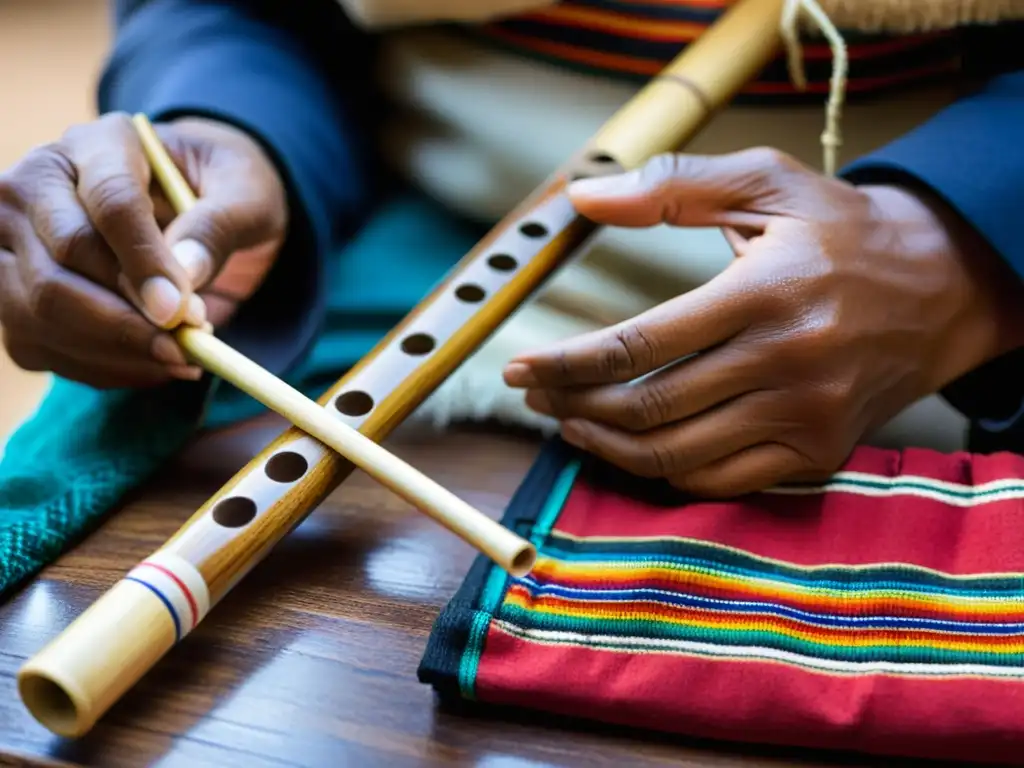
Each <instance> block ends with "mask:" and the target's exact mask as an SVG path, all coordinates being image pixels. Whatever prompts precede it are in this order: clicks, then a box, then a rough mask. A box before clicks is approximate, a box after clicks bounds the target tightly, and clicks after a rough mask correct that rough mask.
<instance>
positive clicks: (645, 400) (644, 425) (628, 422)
mask: <svg viewBox="0 0 1024 768" xmlns="http://www.w3.org/2000/svg"><path fill="white" fill-rule="evenodd" d="M671 411H672V407H671V403H670V401H669V399H668V397H667V396H666V394H665V392H664V390H663V389H662V387H660V386H658V385H655V384H651V385H648V386H643V387H640V388H639V390H638V391H637V392H636V393H635V396H633V397H630V398H629V400H628V401H627V402H626V407H625V413H624V416H625V424H624V425H623V426H625V427H626V428H627V429H633V430H637V431H643V430H648V429H653V428H654V427H657V426H659V425H661V424H664V423H666V422H668V421H670V420H671V416H672V413H671Z"/></svg>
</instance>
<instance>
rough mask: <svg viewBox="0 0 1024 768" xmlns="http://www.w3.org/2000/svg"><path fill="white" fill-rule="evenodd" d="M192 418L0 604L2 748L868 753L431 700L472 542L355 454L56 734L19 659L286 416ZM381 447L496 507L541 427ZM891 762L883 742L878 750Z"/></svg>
mask: <svg viewBox="0 0 1024 768" xmlns="http://www.w3.org/2000/svg"><path fill="white" fill-rule="evenodd" d="M282 426H283V424H282V422H280V421H278V420H277V418H276V417H269V418H265V419H261V420H258V421H257V422H255V423H253V424H249V425H246V426H245V427H243V428H239V429H235V430H230V431H227V432H224V433H220V434H216V435H210V436H207V437H204V438H203V439H202V440H200V441H199V442H198V443H197V444H196V445H195V446H193V447H192V448H190V449H189V450H187V451H186V452H185V453H184V455H183V456H182V458H181V460H180V461H177V462H175V463H174V464H173V466H170V467H168V468H167V470H166V471H165V472H164V473H162V476H161V477H160V478H158V479H157V480H156V481H155V482H153V483H151V484H150V485H149V486H148V487H147V488H146V489H144V491H143V492H141V493H139V494H138V495H137V496H136V497H135V498H133V499H132V500H130V501H129V502H127V503H126V505H125V506H124V508H123V509H121V510H119V511H118V512H117V513H116V514H115V515H112V516H111V517H110V518H109V520H108V521H107V522H106V524H105V525H103V526H102V527H101V528H100V529H99V530H98V531H96V532H95V533H94V534H93V535H91V536H90V537H89V538H88V539H86V540H85V541H84V542H83V543H82V544H80V545H79V546H78V547H76V548H75V549H73V550H72V551H71V552H69V553H68V554H66V555H65V556H64V557H63V558H61V559H60V560H59V561H58V562H57V563H55V564H54V565H53V566H51V567H49V568H47V569H46V570H45V571H44V572H43V573H42V574H41V576H40V577H39V578H38V579H36V580H35V581H34V582H32V583H31V584H30V585H29V586H28V587H26V588H25V589H24V590H23V591H22V592H21V593H19V594H18V595H16V596H15V597H14V598H13V599H11V600H10V601H8V602H7V603H6V604H4V605H2V606H0V764H4V765H16V764H28V765H96V766H103V767H104V768H117V766H150V765H159V766H179V765H183V766H187V767H188V768H199V767H200V766H216V767H217V768H228V767H229V766H240V767H244V768H262V766H324V767H325V768H327V767H329V768H334V767H335V766H359V767H360V768H362V767H363V766H367V767H369V766H378V765H380V766H407V765H408V766H414V765H416V766H421V765H426V766H429V765H467V766H468V765H473V766H485V767H486V768H511V767H512V766H536V765H555V766H570V765H572V766H574V765H588V766H594V765H609V766H630V767H632V766H646V765H685V766H716V767H718V768H725V767H727V766H729V767H732V766H745V767H747V768H750V767H751V766H758V767H759V768H764V767H766V766H792V765H837V764H844V765H867V764H868V762H866V761H863V760H861V759H859V758H856V757H849V758H840V757H836V756H828V759H825V758H816V757H813V756H808V755H806V754H800V753H793V754H789V753H785V752H779V751H771V752H767V751H764V750H760V751H758V750H751V749H749V748H742V749H741V748H737V747H733V746H723V745H705V744H694V743H692V742H686V741H684V740H679V739H674V738H668V737H664V736H658V735H652V734H638V733H636V732H633V733H630V732H626V731H622V730H620V729H615V728H611V727H607V726H602V725H599V724H598V725H595V724H586V723H578V722H569V721H565V720H554V719H551V718H549V717H545V716H541V715H526V714H523V713H507V712H503V713H499V714H494V713H490V714H488V715H486V716H480V715H477V714H473V713H468V712H451V711H444V710H442V709H440V708H439V707H438V706H437V704H436V703H435V700H434V696H433V693H432V691H431V689H430V688H429V687H427V686H424V685H422V684H420V683H419V682H418V681H417V679H416V667H417V665H418V663H419V660H420V657H421V654H422V652H423V649H424V647H425V644H426V640H427V636H428V634H429V632H430V628H431V624H432V622H433V620H434V618H435V616H436V615H437V613H438V611H439V610H440V608H441V607H442V606H443V605H444V604H445V602H446V601H447V600H448V599H449V598H450V597H451V595H452V594H453V593H454V592H455V590H456V589H457V588H458V586H459V584H460V582H461V579H462V577H463V576H464V575H465V573H466V570H467V569H468V567H469V564H470V562H471V561H472V559H473V557H474V554H475V553H474V552H473V551H472V550H471V549H470V548H469V547H468V546H467V545H465V544H464V543H463V542H461V541H460V540H458V539H456V538H455V537H454V536H453V535H451V534H449V533H448V532H447V531H445V530H443V529H442V528H440V527H439V526H438V525H436V524H435V523H433V522H432V521H431V520H429V519H428V518H426V517H425V516H424V515H421V514H420V513H418V512H417V511H416V510H414V509H412V508H411V507H410V506H408V505H407V504H406V503H405V502H404V501H402V500H401V499H399V498H397V497H396V496H394V495H393V494H392V493H390V492H389V491H387V490H385V489H383V488H381V487H380V486H378V485H377V484H376V483H375V482H373V481H371V480H370V479H369V478H367V477H366V476H365V475H363V474H361V473H358V472H357V473H356V474H354V475H353V476H352V477H350V478H349V479H348V481H347V482H345V483H344V484H343V485H342V486H341V487H340V488H339V489H338V490H337V491H336V492H335V493H334V494H332V496H331V497H330V498H329V499H328V500H327V501H326V502H325V503H324V504H323V505H322V506H321V507H320V508H319V509H318V510H317V511H316V512H314V513H313V515H312V516H310V517H309V518H308V519H307V520H306V522H305V523H304V524H303V525H302V526H300V527H299V528H298V529H296V530H295V531H294V532H293V533H292V535H290V536H289V537H288V538H286V539H285V540H284V541H283V542H282V543H281V544H280V545H278V547H277V548H276V549H275V550H274V551H273V552H272V553H271V554H270V556H269V557H268V558H267V559H266V560H265V561H264V562H263V563H262V564H260V565H259V566H258V567H257V568H256V570H255V571H253V572H252V573H251V574H250V575H249V576H248V577H246V578H245V579H244V580H243V581H242V582H241V583H240V584H239V585H238V586H237V587H236V588H235V589H234V590H233V591H232V592H231V593H230V594H228V596H227V597H225V599H224V600H223V601H222V602H221V603H220V604H219V605H218V606H216V607H215V608H214V609H213V611H212V612H211V613H210V615H209V616H208V617H207V618H206V620H205V621H204V622H203V623H202V624H201V625H200V626H199V627H198V628H197V629H196V631H195V632H193V633H192V634H190V635H189V637H188V638H187V640H186V641H185V642H184V643H182V644H181V645H179V646H177V647H176V648H175V649H173V650H172V651H171V652H170V653H169V654H168V655H167V656H166V657H165V658H164V659H163V660H162V661H161V663H160V664H159V665H158V666H157V668H156V669H155V670H153V671H152V672H151V673H150V674H149V675H148V676H147V677H146V678H144V679H143V681H142V682H141V683H139V684H138V686H136V688H135V689H133V690H132V691H131V692H129V694H128V695H127V696H126V697H125V698H124V699H122V701H121V702H120V703H119V704H117V705H116V706H115V707H114V708H113V709H112V710H111V711H110V712H109V713H108V714H107V716H106V717H105V718H104V719H103V720H102V721H101V722H100V723H99V725H97V727H96V728H95V729H94V730H93V731H92V732H91V733H90V734H89V735H88V736H86V737H85V738H83V739H80V740H78V741H67V740H62V739H60V738H58V737H55V736H53V735H51V734H50V733H49V732H48V731H46V730H45V729H43V728H42V727H41V726H39V725H38V724H37V723H36V722H35V721H34V720H33V719H32V718H31V717H30V716H29V715H28V713H27V712H26V711H25V710H24V708H23V707H22V705H21V703H20V701H19V699H18V697H17V694H16V690H15V681H14V675H15V673H16V671H17V669H18V667H19V666H20V665H21V664H22V662H23V661H24V660H25V659H26V658H27V657H29V656H30V655H32V654H34V653H35V652H36V651H38V650H39V649H40V648H41V647H42V646H43V645H44V644H45V643H46V642H47V641H48V640H49V639H50V638H52V637H53V636H54V635H55V634H56V633H57V632H59V631H60V629H62V628H63V627H65V626H66V625H67V624H68V623H70V622H71V620H72V619H73V618H74V617H75V616H77V615H78V614H79V613H80V612H81V611H83V610H84V609H85V608H86V607H87V606H88V605H90V604H91V603H92V602H93V601H94V600H95V599H96V598H97V597H98V596H99V595H100V594H101V593H102V592H103V591H105V590H106V589H107V588H109V587H110V586H111V585H112V584H113V583H114V582H116V581H117V580H118V579H119V578H121V576H123V575H124V574H125V573H126V572H127V571H128V570H129V569H130V568H131V567H132V566H133V565H135V564H136V563H137V562H138V561H139V560H141V559H142V558H143V557H145V556H146V555H148V554H150V553H151V552H152V551H153V550H155V549H156V548H158V547H159V546H160V545H162V544H163V543H164V542H165V541H166V540H167V539H168V538H169V537H170V536H171V535H172V534H173V533H174V532H175V531H176V530H177V529H178V528H179V527H180V526H181V524H182V523H183V522H184V521H185V520H186V519H187V518H188V517H189V515H191V514H192V512H193V511H194V510H195V509H196V508H197V507H199V506H200V505H201V504H202V503H203V502H204V501H205V500H206V499H207V498H208V497H209V496H210V495H211V494H212V493H214V492H215V491H216V490H217V489H218V488H219V487H220V486H221V485H222V484H223V483H224V482H225V481H226V480H228V479H229V478H230V477H231V475H232V474H234V472H235V471H236V470H237V469H238V468H240V467H241V466H243V465H244V464H245V463H246V462H247V461H248V460H249V459H250V458H251V457H252V456H253V455H255V453H257V452H258V450H259V448H260V447H262V446H263V445H264V444H266V443H267V442H268V441H269V440H270V439H271V438H272V437H274V436H275V435H276V434H277V433H278V432H279V431H280V430H281V428H282ZM387 445H388V447H390V448H391V449H392V450H393V451H394V452H395V453H397V454H399V455H400V456H402V457H403V458H405V459H406V460H408V461H409V462H410V463H412V464H413V466H416V467H417V468H419V469H421V470H423V471H424V472H426V473H427V474H428V475H430V476H431V477H433V478H435V479H436V480H438V481H439V482H440V483H442V484H443V485H445V486H446V487H448V488H450V489H452V490H453V491H454V492H455V493H457V494H459V495H460V496H462V497H463V498H465V499H466V500H467V501H469V502H470V503H471V504H474V505H475V506H477V507H478V508H480V509H483V510H484V511H486V512H487V513H489V514H491V515H493V516H494V517H498V516H500V514H501V512H502V511H503V508H504V506H505V504H506V503H507V501H508V499H509V498H510V496H511V494H512V493H513V491H514V490H515V489H516V487H517V485H518V484H519V482H520V481H521V479H522V477H523V476H524V474H525V472H526V470H527V469H528V468H529V465H530V463H531V462H532V460H533V458H534V456H535V454H536V451H537V449H538V447H539V443H538V442H537V441H536V440H534V439H532V438H528V437H522V436H510V435H507V434H504V435H503V434H501V433H499V432H496V431H493V430H489V431H488V430H473V431H465V432H453V433H449V434H445V435H443V436H442V435H438V434H436V433H433V432H432V431H429V430H426V429H419V430H416V429H412V428H407V429H404V430H400V433H399V434H398V435H396V437H395V439H393V440H391V441H389V442H388V444H387ZM883 764H886V765H891V764H892V763H891V762H886V763H883Z"/></svg>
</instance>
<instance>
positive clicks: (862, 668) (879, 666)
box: [495, 620, 1024, 677]
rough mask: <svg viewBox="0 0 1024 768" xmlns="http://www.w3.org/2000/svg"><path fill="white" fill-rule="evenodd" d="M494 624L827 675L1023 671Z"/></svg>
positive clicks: (565, 640) (560, 638) (536, 637)
mask: <svg viewBox="0 0 1024 768" xmlns="http://www.w3.org/2000/svg"><path fill="white" fill-rule="evenodd" d="M495 624H497V626H498V627H499V628H500V629H502V630H503V631H505V632H507V633H508V634H510V635H515V636H518V637H525V638H528V639H529V640H531V641H533V642H537V643H544V644H546V645H586V646H592V647H595V648H596V649H597V650H606V651H610V652H622V650H623V649H622V646H625V647H626V649H630V651H631V652H634V653H680V654H685V653H687V652H689V653H692V654H699V655H702V656H718V657H733V658H735V657H737V656H739V657H745V658H750V659H758V658H760V659H769V660H772V661H781V662H787V663H790V664H798V665H800V666H804V667H813V668H816V669H821V670H825V671H828V672H846V673H851V674H870V673H889V674H903V675H916V676H924V677H935V676H950V675H954V676H960V677H963V676H984V677H1022V676H1024V667H1019V666H1017V667H990V666H986V665H984V664H899V663H895V662H890V661H864V662H853V661H838V660H835V659H820V658H815V657H811V656H803V655H801V654H797V653H792V652H790V651H783V650H779V649H776V648H761V647H757V646H748V647H742V646H721V645H709V644H707V643H694V642H691V641H688V640H676V639H668V638H643V637H622V636H616V635H584V634H579V633H576V632H558V631H553V630H543V629H525V628H523V627H517V626H515V625H514V624H509V623H507V622H504V621H498V620H495ZM608 644H615V645H617V646H620V647H619V648H608V647H607V645H608Z"/></svg>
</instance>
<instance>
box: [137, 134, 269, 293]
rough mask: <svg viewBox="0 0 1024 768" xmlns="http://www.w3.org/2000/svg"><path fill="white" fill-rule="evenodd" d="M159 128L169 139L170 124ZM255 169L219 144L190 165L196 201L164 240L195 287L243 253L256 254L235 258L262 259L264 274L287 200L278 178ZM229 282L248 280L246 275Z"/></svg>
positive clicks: (167, 232)
mask: <svg viewBox="0 0 1024 768" xmlns="http://www.w3.org/2000/svg"><path fill="white" fill-rule="evenodd" d="M157 131H158V133H160V134H162V135H164V136H167V137H168V138H170V136H169V134H168V129H167V128H166V127H163V126H161V127H159V128H158V129H157ZM170 143H171V142H170V141H168V144H170ZM252 168H253V164H252V163H251V162H243V161H241V160H240V158H239V155H238V152H237V150H234V149H223V148H222V149H216V148H215V149H213V150H212V151H211V153H210V155H209V156H208V157H206V158H205V162H204V163H202V164H199V165H196V166H194V167H193V168H192V169H191V175H192V176H193V177H194V181H193V187H194V191H195V194H196V198H197V199H196V202H195V204H194V205H193V206H192V207H191V208H190V209H189V210H187V211H184V212H183V213H181V215H180V216H178V217H177V218H176V219H175V220H174V221H173V222H172V223H171V224H170V225H169V226H168V228H167V231H166V239H167V242H168V243H169V244H170V245H171V248H172V250H173V251H174V253H175V255H176V257H177V259H178V262H179V263H181V264H182V265H183V266H184V267H185V269H186V271H187V272H188V274H189V276H190V278H191V280H192V285H193V287H194V288H196V289H198V288H201V287H204V286H206V285H208V284H209V283H210V281H211V280H212V279H213V278H214V277H215V276H216V275H218V274H220V273H221V271H222V270H223V269H224V267H225V265H226V264H227V263H228V261H229V260H230V259H231V258H232V256H233V255H237V254H240V253H241V252H247V253H246V256H250V255H251V256H253V257H254V259H253V258H244V259H234V260H232V261H233V262H234V263H242V264H243V265H244V264H248V263H250V262H253V261H254V260H255V261H257V262H260V264H259V268H260V269H261V272H260V274H263V273H264V272H265V271H266V270H265V261H266V259H267V258H269V257H268V253H269V252H273V251H274V250H276V246H277V245H278V244H279V242H278V241H279V240H280V239H281V237H282V233H283V231H284V227H285V213H284V211H285V200H284V199H283V198H281V197H280V195H279V193H280V187H279V185H278V184H277V183H276V181H275V180H272V179H270V178H265V177H264V174H260V173H259V172H257V171H254V170H252ZM272 182H273V183H272ZM235 268H236V269H237V268H238V267H237V266H236V267H235ZM228 282H242V283H245V282H246V277H245V276H244V275H243V276H241V277H236V279H234V280H231V281H228Z"/></svg>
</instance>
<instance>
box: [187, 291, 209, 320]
mask: <svg viewBox="0 0 1024 768" xmlns="http://www.w3.org/2000/svg"><path fill="white" fill-rule="evenodd" d="M185 322H186V323H188V324H189V325H194V326H195V327H196V328H202V327H203V326H204V325H206V302H205V301H203V300H202V299H201V298H199V296H198V295H196V294H194V293H193V294H192V297H191V298H190V299H189V300H188V312H187V313H186V314H185Z"/></svg>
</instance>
